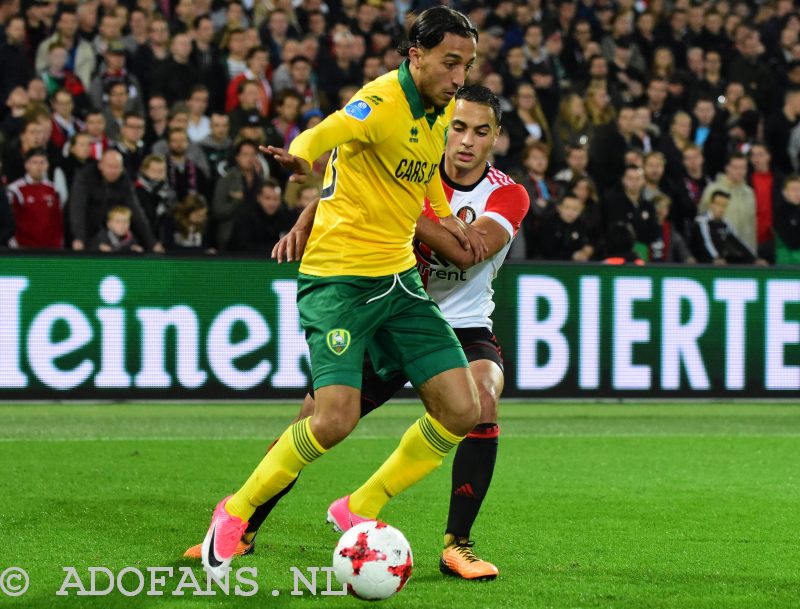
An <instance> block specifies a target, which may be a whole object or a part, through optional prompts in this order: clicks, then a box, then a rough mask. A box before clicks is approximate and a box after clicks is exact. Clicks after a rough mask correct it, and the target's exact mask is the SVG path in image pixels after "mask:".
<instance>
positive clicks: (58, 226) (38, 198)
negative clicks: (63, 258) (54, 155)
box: [7, 175, 64, 248]
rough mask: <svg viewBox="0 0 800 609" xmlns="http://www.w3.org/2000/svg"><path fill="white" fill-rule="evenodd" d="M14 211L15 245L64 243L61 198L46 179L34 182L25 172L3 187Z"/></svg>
mask: <svg viewBox="0 0 800 609" xmlns="http://www.w3.org/2000/svg"><path fill="white" fill-rule="evenodd" d="M7 190H8V198H9V202H10V203H11V210H12V212H13V214H14V223H15V224H16V229H15V231H14V240H15V241H16V243H17V245H18V246H19V247H35V248H60V247H63V245H64V213H63V210H62V204H61V199H60V198H59V196H58V193H57V192H56V189H55V187H54V186H53V183H52V182H51V181H50V180H46V179H45V180H42V181H41V182H34V181H33V180H31V178H30V176H28V175H26V176H25V177H23V178H20V179H19V180H16V181H14V182H12V183H11V184H9V186H8V187H7Z"/></svg>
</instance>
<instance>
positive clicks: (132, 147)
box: [113, 112, 145, 181]
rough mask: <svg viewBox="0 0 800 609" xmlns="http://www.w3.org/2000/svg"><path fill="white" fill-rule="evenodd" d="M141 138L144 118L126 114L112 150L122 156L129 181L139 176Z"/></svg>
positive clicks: (141, 153)
mask: <svg viewBox="0 0 800 609" xmlns="http://www.w3.org/2000/svg"><path fill="white" fill-rule="evenodd" d="M143 136H144V118H143V117H141V116H140V115H138V114H136V113H135V112H126V113H125V116H124V118H123V119H122V129H121V130H120V137H119V138H118V140H117V141H116V142H114V144H113V148H114V149H115V150H116V151H117V152H119V153H120V154H121V155H122V162H123V164H124V165H125V173H126V174H127V175H128V177H129V178H130V179H131V181H133V180H135V179H136V176H137V175H138V174H139V166H140V165H141V164H142V159H144V157H145V150H144V142H143V141H142V137H143Z"/></svg>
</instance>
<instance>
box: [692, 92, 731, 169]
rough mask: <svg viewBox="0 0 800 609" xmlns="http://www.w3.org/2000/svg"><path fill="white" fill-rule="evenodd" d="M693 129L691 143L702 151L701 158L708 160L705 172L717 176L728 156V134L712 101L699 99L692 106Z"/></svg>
mask: <svg viewBox="0 0 800 609" xmlns="http://www.w3.org/2000/svg"><path fill="white" fill-rule="evenodd" d="M692 115H693V119H694V129H693V133H692V142H693V143H694V144H696V145H698V146H700V148H701V149H702V150H703V158H704V159H709V160H710V162H708V163H707V167H706V171H707V172H708V173H709V174H710V175H717V173H719V172H720V171H722V169H723V163H724V162H725V158H726V157H727V155H728V133H727V131H726V129H725V125H724V120H723V119H722V117H721V116H719V114H718V113H717V107H716V105H715V104H714V101H713V100H711V99H708V98H704V97H701V98H700V99H698V100H697V101H696V102H695V104H694V110H693V111H692Z"/></svg>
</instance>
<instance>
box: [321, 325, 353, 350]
mask: <svg viewBox="0 0 800 609" xmlns="http://www.w3.org/2000/svg"><path fill="white" fill-rule="evenodd" d="M325 342H326V343H327V344H328V349H330V350H331V351H333V352H334V353H335V354H336V355H341V354H342V353H344V352H345V351H347V348H348V347H349V346H350V332H348V331H347V330H344V329H342V328H335V329H334V330H331V331H330V332H328V334H327V335H326V336H325Z"/></svg>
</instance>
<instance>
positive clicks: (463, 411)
mask: <svg viewBox="0 0 800 609" xmlns="http://www.w3.org/2000/svg"><path fill="white" fill-rule="evenodd" d="M470 385H471V386H469V387H468V390H467V391H466V392H465V394H466V395H464V396H463V398H462V399H461V400H459V401H458V402H457V405H456V410H455V412H454V413H453V414H454V415H455V419H456V420H457V421H458V426H459V429H458V431H456V433H458V435H462V436H463V435H466V434H468V433H469V432H470V431H472V429H473V428H474V427H475V426H476V425H477V424H478V422H479V420H480V417H481V403H480V399H479V394H478V390H477V388H476V387H475V385H474V384H470Z"/></svg>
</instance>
